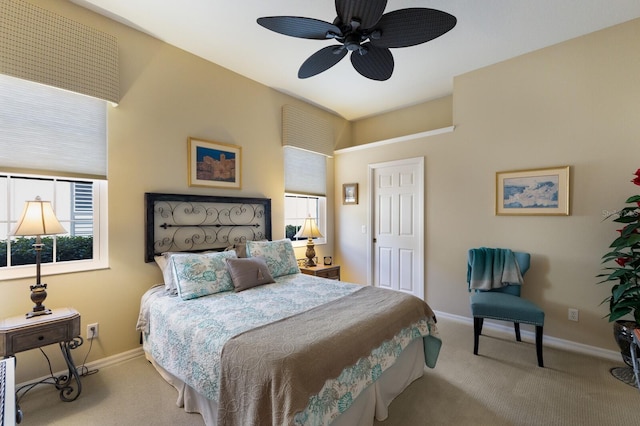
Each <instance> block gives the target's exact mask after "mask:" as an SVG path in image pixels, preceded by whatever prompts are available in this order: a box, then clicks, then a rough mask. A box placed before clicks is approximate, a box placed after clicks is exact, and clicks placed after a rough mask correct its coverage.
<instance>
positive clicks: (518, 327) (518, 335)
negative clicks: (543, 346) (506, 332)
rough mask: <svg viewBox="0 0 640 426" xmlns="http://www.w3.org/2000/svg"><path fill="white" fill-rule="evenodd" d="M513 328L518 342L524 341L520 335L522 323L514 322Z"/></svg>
mask: <svg viewBox="0 0 640 426" xmlns="http://www.w3.org/2000/svg"><path fill="white" fill-rule="evenodd" d="M513 329H514V330H515V331H516V340H517V341H518V342H522V338H521V337H520V323H519V322H514V323H513Z"/></svg>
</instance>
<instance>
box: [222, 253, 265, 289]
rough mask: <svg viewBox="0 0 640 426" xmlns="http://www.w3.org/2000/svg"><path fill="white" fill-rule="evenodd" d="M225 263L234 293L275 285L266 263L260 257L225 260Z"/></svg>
mask: <svg viewBox="0 0 640 426" xmlns="http://www.w3.org/2000/svg"><path fill="white" fill-rule="evenodd" d="M226 261H227V269H228V270H229V274H230V275H231V281H232V282H233V287H234V291H235V292H239V291H243V290H247V289H250V288H252V287H257V286H259V285H263V284H269V283H275V280H274V279H273V277H272V276H271V273H270V272H269V267H268V266H267V262H265V260H264V259H263V258H261V257H245V258H236V259H227V260H226Z"/></svg>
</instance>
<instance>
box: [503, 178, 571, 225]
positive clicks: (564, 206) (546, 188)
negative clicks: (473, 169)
mask: <svg viewBox="0 0 640 426" xmlns="http://www.w3.org/2000/svg"><path fill="white" fill-rule="evenodd" d="M496 215H555V216H568V215H569V166H562V167H553V168H545V169H533V170H513V171H507V172H497V173H496Z"/></svg>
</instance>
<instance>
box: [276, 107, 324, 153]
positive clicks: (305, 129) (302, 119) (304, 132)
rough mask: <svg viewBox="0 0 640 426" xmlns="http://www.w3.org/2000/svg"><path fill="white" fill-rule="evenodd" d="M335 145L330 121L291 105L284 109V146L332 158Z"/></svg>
mask: <svg viewBox="0 0 640 426" xmlns="http://www.w3.org/2000/svg"><path fill="white" fill-rule="evenodd" d="M333 145H334V144H333V129H332V128H331V124H330V123H329V122H328V121H326V120H324V119H322V118H320V117H317V116H315V115H313V114H310V113H308V112H306V111H303V110H302V109H300V108H296V107H294V106H291V105H284V106H283V107H282V146H293V147H296V148H300V149H304V150H307V151H311V152H317V153H318V154H323V155H326V156H327V157H332V156H333Z"/></svg>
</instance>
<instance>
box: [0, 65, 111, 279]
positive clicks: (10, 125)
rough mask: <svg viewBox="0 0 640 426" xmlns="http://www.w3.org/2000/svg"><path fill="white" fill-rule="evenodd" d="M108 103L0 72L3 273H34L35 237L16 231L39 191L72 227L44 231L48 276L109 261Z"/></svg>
mask: <svg viewBox="0 0 640 426" xmlns="http://www.w3.org/2000/svg"><path fill="white" fill-rule="evenodd" d="M106 108H107V106H106V102H105V101H103V100H99V99H95V98H91V97H87V96H85V95H79V94H76V93H73V92H69V91H65V90H61V89H57V88H53V87H50V86H45V85H42V84H38V83H33V82H30V81H26V80H21V79H18V78H14V77H8V76H6V75H0V206H2V207H1V208H0V272H1V274H0V277H1V278H0V279H15V278H21V277H31V276H33V275H34V270H33V266H29V265H33V264H35V251H34V250H33V248H32V247H31V246H32V244H33V242H32V240H34V238H31V237H15V236H12V235H10V232H11V230H12V229H13V226H14V225H15V223H16V221H17V220H18V219H19V218H20V214H21V213H22V209H23V207H24V204H25V202H26V201H30V200H34V199H35V198H36V197H37V196H39V197H41V199H42V200H45V201H51V204H52V206H53V208H54V211H55V213H56V216H57V217H58V219H59V221H60V223H61V224H62V226H63V227H64V228H65V230H66V231H67V233H66V234H63V235H57V236H47V237H43V243H44V244H45V248H44V249H43V252H42V274H43V275H49V274H57V273H67V272H77V271H84V270H92V269H100V268H105V267H107V266H108V257H107V252H108V245H107V244H108V239H107V235H108V234H107V223H108V222H107V214H106V212H107V180H106V170H107V169H106V146H107V143H106V117H107V109H106ZM5 206H6V207H5Z"/></svg>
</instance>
